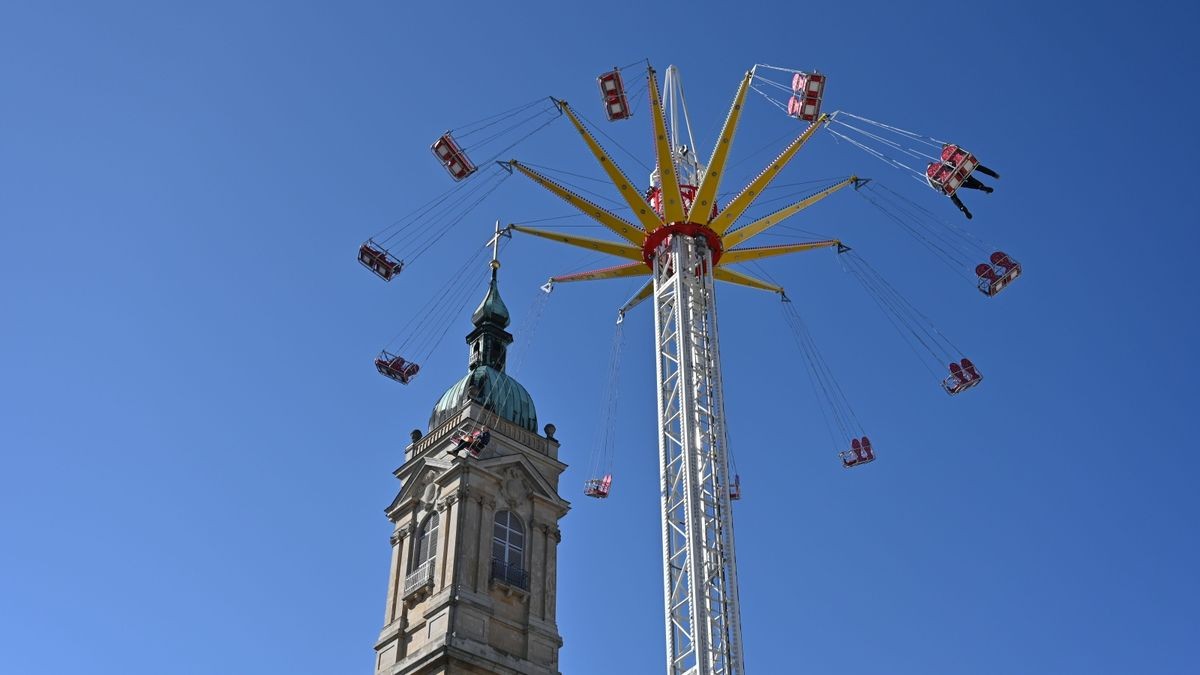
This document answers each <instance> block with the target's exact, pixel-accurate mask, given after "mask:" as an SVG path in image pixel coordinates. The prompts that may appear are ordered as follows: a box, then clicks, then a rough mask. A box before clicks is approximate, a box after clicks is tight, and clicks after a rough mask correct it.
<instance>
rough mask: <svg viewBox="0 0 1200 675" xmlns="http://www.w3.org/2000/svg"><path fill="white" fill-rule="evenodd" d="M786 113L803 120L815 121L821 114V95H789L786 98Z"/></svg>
mask: <svg viewBox="0 0 1200 675" xmlns="http://www.w3.org/2000/svg"><path fill="white" fill-rule="evenodd" d="M788 114H789V115H791V116H792V117H795V118H797V119H802V120H804V121H805V122H815V121H816V120H817V118H818V117H820V116H821V97H820V96H803V97H801V96H793V97H791V98H790V99H788Z"/></svg>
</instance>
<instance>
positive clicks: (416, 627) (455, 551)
mask: <svg viewBox="0 0 1200 675" xmlns="http://www.w3.org/2000/svg"><path fill="white" fill-rule="evenodd" d="M499 267H500V263H499V262H498V261H497V260H496V256H495V255H494V254H493V257H492V280H491V285H490V286H489V288H488V292H487V296H486V297H484V299H483V302H482V303H481V304H480V305H479V308H478V309H476V310H475V313H474V315H473V316H472V317H471V318H472V322H473V323H474V325H475V329H474V330H473V331H471V332H470V333H469V334H468V335H467V343H468V345H469V346H470V351H469V355H470V356H469V361H468V363H469V371H468V373H467V375H466V376H465V377H464V378H462V379H461V380H459V381H458V382H457V383H455V384H454V385H453V386H452V387H450V389H449V390H447V391H446V393H445V394H443V395H442V397H441V400H439V401H438V403H437V406H436V407H435V408H434V410H433V414H432V416H431V417H430V420H429V429H428V433H426V434H425V435H424V436H422V435H421V433H420V432H419V431H414V432H413V441H412V444H410V445H409V446H408V447H407V448H405V450H404V464H403V465H401V466H400V468H399V469H396V472H395V474H396V477H397V478H399V479H400V483H401V488H400V493H399V494H398V495H396V498H395V499H394V500H393V501H392V503H391V505H389V506H388V507H387V511H386V513H387V517H388V519H389V520H390V521H391V522H392V523H393V524H394V526H395V529H394V531H393V533H392V536H391V544H392V557H391V560H392V562H391V571H390V573H389V575H388V589H387V603H386V605H387V608H386V612H385V615H384V628H383V631H382V633H381V634H380V636H379V640H378V642H377V643H376V645H375V652H376V660H375V672H376V675H418V674H419V675H435V674H436V675H459V674H463V675H465V674H467V673H470V674H472V675H476V674H479V675H482V674H484V673H503V674H504V675H518V674H519V675H559V672H558V650H559V648H560V647H561V646H562V638H561V637H559V634H558V627H557V624H556V622H555V598H556V588H555V579H556V574H557V550H558V542H559V540H560V538H561V537H560V533H559V528H558V521H559V519H560V518H562V517H563V516H564V515H566V513H567V510H568V509H569V508H570V504H568V503H567V502H566V501H565V500H564V499H563V498H562V497H560V496H559V494H558V478H559V475H560V474H561V473H562V472H563V470H564V469H565V468H566V465H565V464H563V463H562V462H560V461H558V441H557V440H555V439H554V427H553V425H549V424H548V425H546V430H545V435H544V436H543V435H539V434H538V433H537V412H536V411H535V409H534V406H533V399H532V398H530V396H529V393H528V392H527V391H525V388H524V387H523V386H521V384H520V383H519V382H517V381H516V380H514V379H513V378H511V377H509V376H508V375H507V374H505V372H504V364H505V353H506V350H507V347H508V345H509V344H511V343H512V339H513V338H512V335H510V334H509V333H508V332H507V331H505V328H506V327H507V326H508V323H509V315H508V309H507V308H506V307H505V305H504V302H503V301H502V300H501V299H500V291H499V289H498V287H497V281H496V272H497V270H498V268H499ZM483 430H486V431H487V432H488V433H489V435H490V440H488V442H487V445H486V446H484V447H483V448H482V449H479V451H478V457H475V456H474V453H473V452H472V451H471V450H472V448H469V447H464V446H466V445H467V440H468V439H469V438H470V437H471V436H472V433H473V432H478V431H483ZM479 436H480V434H474V437H475V438H476V439H478V438H479Z"/></svg>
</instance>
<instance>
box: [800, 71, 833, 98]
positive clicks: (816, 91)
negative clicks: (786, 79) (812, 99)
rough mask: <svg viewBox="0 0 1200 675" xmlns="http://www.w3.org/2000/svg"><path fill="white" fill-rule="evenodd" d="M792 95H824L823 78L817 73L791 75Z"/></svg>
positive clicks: (818, 96)
mask: <svg viewBox="0 0 1200 675" xmlns="http://www.w3.org/2000/svg"><path fill="white" fill-rule="evenodd" d="M792 93H793V94H796V95H797V96H806V97H807V96H816V97H817V98H820V97H822V96H824V95H825V76H824V75H822V74H821V73H818V72H815V71H814V72H812V73H796V74H795V75H792Z"/></svg>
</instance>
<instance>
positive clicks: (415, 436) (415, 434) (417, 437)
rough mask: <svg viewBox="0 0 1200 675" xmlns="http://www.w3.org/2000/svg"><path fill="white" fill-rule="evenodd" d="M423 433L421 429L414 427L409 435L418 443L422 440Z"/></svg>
mask: <svg viewBox="0 0 1200 675" xmlns="http://www.w3.org/2000/svg"><path fill="white" fill-rule="evenodd" d="M421 435H422V434H421V430H420V429H413V430H412V432H411V433H409V435H408V437H409V438H411V439H412V442H413V443H416V442H417V441H419V440H421Z"/></svg>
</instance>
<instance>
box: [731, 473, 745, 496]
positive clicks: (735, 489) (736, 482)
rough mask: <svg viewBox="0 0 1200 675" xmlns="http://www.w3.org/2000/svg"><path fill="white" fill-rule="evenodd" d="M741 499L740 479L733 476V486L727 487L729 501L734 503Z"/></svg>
mask: <svg viewBox="0 0 1200 675" xmlns="http://www.w3.org/2000/svg"><path fill="white" fill-rule="evenodd" d="M741 498H742V477H741V476H734V477H733V485H730V486H729V499H730V500H731V501H735V502H736V501H737V500H739V499H741Z"/></svg>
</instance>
